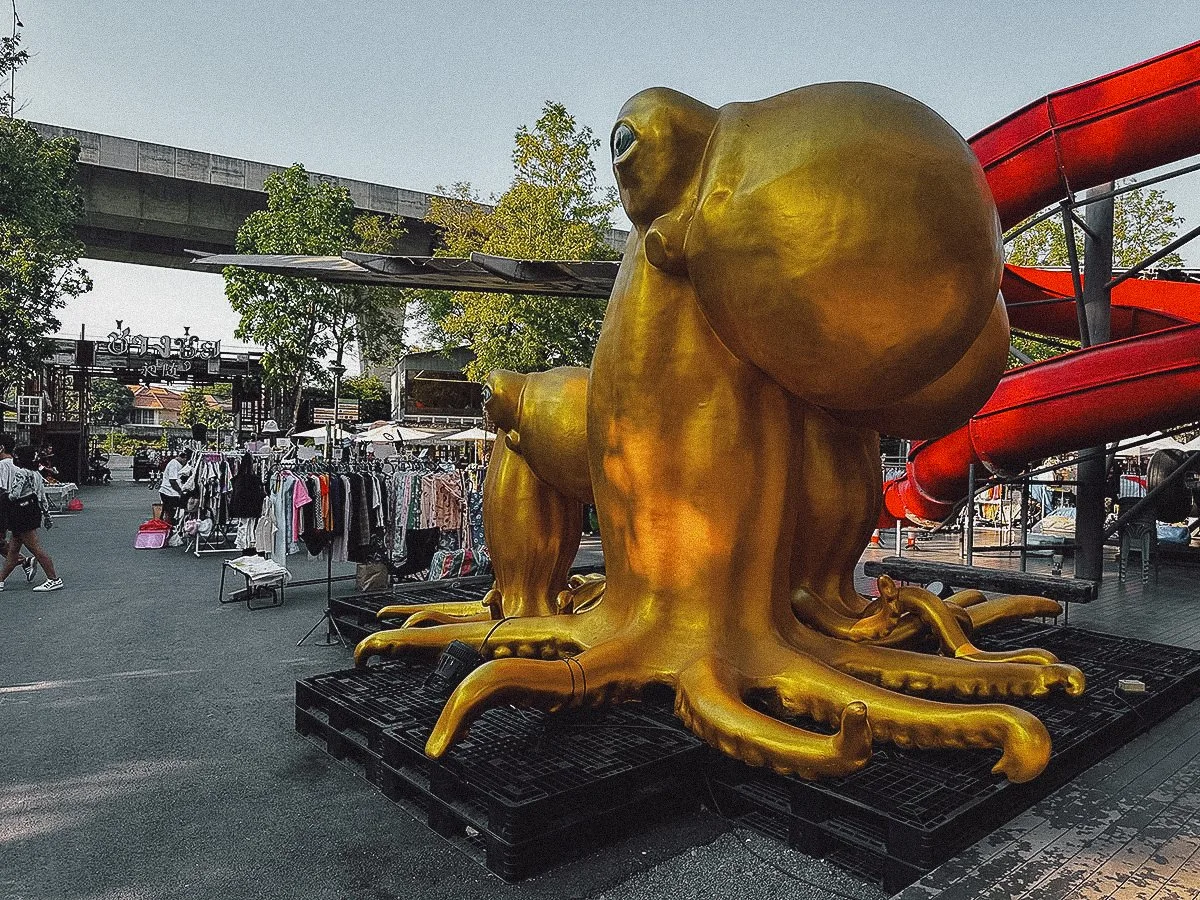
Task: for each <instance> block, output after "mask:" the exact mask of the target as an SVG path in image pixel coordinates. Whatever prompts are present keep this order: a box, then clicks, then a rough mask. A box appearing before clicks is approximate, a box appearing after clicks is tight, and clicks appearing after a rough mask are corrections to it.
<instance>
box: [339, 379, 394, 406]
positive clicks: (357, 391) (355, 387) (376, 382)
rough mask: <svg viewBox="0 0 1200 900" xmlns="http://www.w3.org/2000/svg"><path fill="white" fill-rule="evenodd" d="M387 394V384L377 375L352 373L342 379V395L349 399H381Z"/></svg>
mask: <svg viewBox="0 0 1200 900" xmlns="http://www.w3.org/2000/svg"><path fill="white" fill-rule="evenodd" d="M387 394H388V389H387V385H385V384H384V383H383V381H382V379H380V378H379V377H378V376H377V375H352V376H351V377H349V378H345V379H343V380H342V397H344V398H345V399H347V400H374V401H379V400H383V399H384V398H385V397H387Z"/></svg>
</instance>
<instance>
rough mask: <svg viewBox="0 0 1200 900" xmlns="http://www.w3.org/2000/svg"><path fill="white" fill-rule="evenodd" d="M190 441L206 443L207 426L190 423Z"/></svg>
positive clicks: (201, 423) (199, 423)
mask: <svg viewBox="0 0 1200 900" xmlns="http://www.w3.org/2000/svg"><path fill="white" fill-rule="evenodd" d="M192 440H196V441H206V440H208V426H207V425H205V424H204V423H203V422H194V423H192Z"/></svg>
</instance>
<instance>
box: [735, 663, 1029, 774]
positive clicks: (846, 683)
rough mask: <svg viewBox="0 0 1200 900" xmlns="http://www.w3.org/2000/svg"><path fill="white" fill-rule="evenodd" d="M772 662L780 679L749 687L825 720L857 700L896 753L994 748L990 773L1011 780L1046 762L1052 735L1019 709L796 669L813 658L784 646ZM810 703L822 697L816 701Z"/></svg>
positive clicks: (825, 669)
mask: <svg viewBox="0 0 1200 900" xmlns="http://www.w3.org/2000/svg"><path fill="white" fill-rule="evenodd" d="M773 656H774V658H773V660H772V662H773V666H774V668H775V670H776V672H777V674H772V675H764V676H760V677H759V678H757V679H755V681H754V687H755V688H757V689H760V690H767V691H772V692H774V694H775V696H776V697H777V698H778V700H779V703H780V705H781V706H782V707H783V709H784V710H785V711H787V712H791V713H795V714H799V715H809V716H812V717H813V718H815V719H818V720H820V721H826V722H828V721H829V720H828V716H827V714H826V710H827V709H828V708H829V705H830V704H836V703H849V702H851V701H852V700H861V701H863V702H865V703H866V704H867V706H868V708H869V709H870V710H871V729H872V732H873V734H874V735H875V737H876V738H877V739H879V740H884V741H890V742H891V743H894V744H896V745H897V746H900V747H920V748H965V747H975V748H994V749H998V750H1000V751H1001V756H1000V759H999V761H997V763H996V765H995V766H993V767H992V771H993V772H996V773H1002V774H1004V775H1005V776H1006V777H1007V778H1008V779H1009V780H1010V781H1014V782H1023V781H1029V780H1030V779H1031V778H1034V777H1036V776H1037V775H1038V774H1039V773H1040V772H1041V771H1042V769H1044V768H1045V767H1046V763H1047V762H1049V760H1050V733H1049V732H1048V731H1046V726H1045V725H1043V724H1042V723H1041V721H1040V720H1039V719H1038V718H1037V717H1036V716H1034V715H1033V714H1032V713H1028V712H1026V711H1025V710H1023V709H1018V708H1017V707H1015V706H1006V705H1003V704H999V703H981V704H971V705H966V706H964V705H962V704H957V703H942V702H939V701H936V700H925V699H922V698H919V697H909V696H906V695H904V694H898V693H895V692H894V691H890V690H887V689H886V688H882V687H879V686H877V685H873V684H868V683H867V682H864V681H860V680H858V679H857V678H854V677H852V676H850V675H847V674H845V673H844V672H840V671H838V670H837V669H836V668H834V667H832V666H828V665H825V664H823V663H821V664H819V670H818V671H814V668H813V666H811V665H800V666H797V665H796V660H797V657H799V658H802V659H811V657H807V656H805V655H803V654H799V653H797V651H796V650H794V649H792V648H790V647H783V646H781V647H780V648H779V652H778V653H776V654H774V655H773ZM765 661H766V660H765V659H764V662H765ZM814 698H820V699H819V700H817V702H814Z"/></svg>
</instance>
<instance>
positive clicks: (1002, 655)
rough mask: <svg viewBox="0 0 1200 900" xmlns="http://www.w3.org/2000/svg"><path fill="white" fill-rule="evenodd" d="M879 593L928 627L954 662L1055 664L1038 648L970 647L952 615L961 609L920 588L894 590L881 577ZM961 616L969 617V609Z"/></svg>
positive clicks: (1047, 653)
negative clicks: (962, 659)
mask: <svg viewBox="0 0 1200 900" xmlns="http://www.w3.org/2000/svg"><path fill="white" fill-rule="evenodd" d="M879 591H880V595H881V596H889V597H891V596H894V597H895V603H896V605H897V606H898V607H899V608H900V609H901V610H903V611H904V612H911V613H915V614H917V615H918V616H920V618H921V619H922V620H923V621H925V622H926V623H928V625H929V627H930V628H931V629H932V631H933V633H934V635H935V636H936V637H937V639H938V641H939V642H940V643H941V645H942V649H943V650H944V651H945V652H946V653H948V654H950V655H952V656H954V657H956V658H965V659H976V660H981V661H988V662H1025V663H1033V664H1035V665H1054V664H1055V663H1057V662H1058V657H1057V656H1055V655H1054V654H1053V653H1051V652H1050V651H1048V650H1041V649H1038V648H1028V649H1021V650H1007V651H1001V652H991V651H987V650H980V649H979V648H978V647H976V646H975V645H974V644H973V643H971V641H970V639H969V638H968V637H967V635H966V632H965V631H963V628H962V624H961V623H960V622H959V621H958V619H957V617H956V614H955V611H956V610H961V607H957V606H953V607H952V606H947V605H946V602H945V601H944V600H942V599H941V598H939V597H938V596H936V595H935V594H931V593H930V592H929V591H927V590H925V589H924V588H919V587H913V586H911V585H910V586H905V587H898V586H897V585H896V584H895V582H893V581H892V580H891V579H890V578H887V577H886V576H885V577H882V578H880V579H879ZM1051 602H1053V601H1051ZM1055 605H1056V606H1057V604H1055ZM965 612H966V614H967V615H968V616H969V615H970V609H967V610H966V611H965Z"/></svg>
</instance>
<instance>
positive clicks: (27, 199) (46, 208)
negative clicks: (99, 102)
mask: <svg viewBox="0 0 1200 900" xmlns="http://www.w3.org/2000/svg"><path fill="white" fill-rule="evenodd" d="M19 40H20V38H19V36H18V38H17V39H16V40H14V39H12V38H7V39H4V40H3V41H2V42H0V79H3V78H4V76H5V75H6V74H7V73H8V72H10V71H12V70H13V69H14V68H17V67H18V66H20V65H21V63H23V62H24V61H25V53H24V51H19V50H18V49H17V46H18V44H19ZM12 107H13V99H12V98H11V97H9V96H8V95H4V98H3V100H2V101H0V110H2V111H3V112H4V114H5V115H7V116H9V117H7V118H0V323H2V325H0V396H2V395H3V394H4V393H5V391H6V390H7V388H8V387H9V386H10V385H12V384H15V383H17V382H19V381H20V380H21V379H22V378H24V377H26V376H27V375H28V374H30V373H31V372H33V371H35V370H36V369H37V368H38V367H39V366H40V365H41V361H42V359H43V358H44V357H45V356H46V354H47V352H49V349H50V341H49V336H50V335H52V334H54V333H55V332H56V331H58V329H59V327H60V322H59V321H58V318H57V317H56V316H55V312H56V311H57V310H59V309H61V308H62V307H63V306H64V305H65V303H66V298H68V297H77V296H79V295H80V294H82V293H84V292H85V291H88V290H90V289H91V286H92V282H91V279H89V278H88V275H87V273H86V272H85V271H84V270H83V269H82V268H80V266H79V257H80V256H81V255H82V254H83V242H82V241H80V240H79V239H78V238H77V237H76V235H75V228H76V225H77V224H78V223H79V220H80V219H81V218H82V217H83V195H82V193H81V192H80V190H79V187H78V185H77V183H76V181H75V174H76V166H77V163H78V159H79V144H78V143H77V142H76V141H74V140H69V139H56V140H49V141H48V140H44V139H43V138H42V137H41V136H40V135H38V133H37V132H36V131H34V130H33V128H32V127H30V125H29V124H28V123H26V122H23V121H21V120H20V119H15V118H11V113H12Z"/></svg>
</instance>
